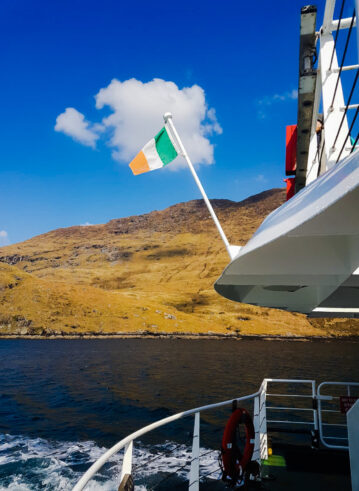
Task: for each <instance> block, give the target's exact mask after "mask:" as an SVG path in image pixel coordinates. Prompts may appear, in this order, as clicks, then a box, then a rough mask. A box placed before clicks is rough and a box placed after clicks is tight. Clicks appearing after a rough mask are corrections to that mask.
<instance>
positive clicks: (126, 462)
mask: <svg viewBox="0 0 359 491" xmlns="http://www.w3.org/2000/svg"><path fill="white" fill-rule="evenodd" d="M132 450H133V440H131V441H130V442H129V443H128V444H127V445H126V447H125V453H124V456H123V462H122V469H121V476H120V482H122V479H123V478H124V476H125V475H126V474H130V475H131V472H132Z"/></svg>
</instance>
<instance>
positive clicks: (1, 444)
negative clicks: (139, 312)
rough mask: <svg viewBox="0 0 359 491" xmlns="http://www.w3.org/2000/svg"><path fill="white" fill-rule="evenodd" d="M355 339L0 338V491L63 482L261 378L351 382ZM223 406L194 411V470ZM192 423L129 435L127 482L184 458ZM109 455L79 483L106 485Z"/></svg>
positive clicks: (356, 375) (115, 471)
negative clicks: (162, 421)
mask: <svg viewBox="0 0 359 491" xmlns="http://www.w3.org/2000/svg"><path fill="white" fill-rule="evenodd" d="M358 348H359V344H357V343H349V342H344V341H330V342H323V341H322V342H290V341H281V342H279V341H278V342H275V341H237V342H235V341H215V340H213V341H211V340H191V341H190V340H160V339H156V340H151V339H148V340H145V339H143V340H141V339H137V340H135V339H133V340H121V339H114V340H0V370H1V372H0V373H1V374H2V376H1V382H0V490H3V489H12V490H18V491H22V490H24V491H25V490H26V491H28V490H37V489H48V490H52V489H61V490H69V489H71V487H72V486H73V485H74V483H75V482H76V480H77V479H78V478H79V477H80V476H81V475H82V473H83V472H84V470H85V469H87V468H88V466H89V465H90V463H91V462H93V461H94V460H95V459H96V458H97V457H99V456H100V455H101V454H102V453H103V452H104V451H105V450H106V449H107V448H109V447H110V446H112V445H113V444H114V443H116V442H117V441H118V440H120V439H121V438H122V437H124V436H125V435H127V434H128V433H130V432H132V431H135V430H136V429H138V428H140V427H142V426H144V425H146V424H149V423H150V422H152V421H154V420H157V419H159V418H163V417H166V416H168V415H170V414H173V413H175V412H178V411H181V410H185V409H189V408H192V407H196V406H200V405H204V404H208V403H212V402H217V401H220V400H224V399H229V398H231V397H235V396H240V395H244V394H247V393H250V392H255V391H256V390H257V389H258V387H259V385H260V382H261V381H262V379H263V378H264V377H272V378H309V379H312V378H313V379H315V380H317V381H318V382H320V381H324V380H359V359H358ZM228 414H229V409H223V410H221V411H217V412H216V413H215V414H207V415H205V414H203V417H202V424H201V443H202V447H203V448H202V453H203V454H206V455H205V456H204V457H203V458H202V459H201V465H202V467H201V472H203V473H207V472H210V470H211V469H214V468H216V461H217V453H216V452H212V453H208V452H209V451H210V450H211V449H217V448H219V446H220V440H221V434H220V432H221V430H222V428H223V421H225V419H226V417H228ZM192 423H193V420H192V418H188V419H186V420H181V421H179V422H177V423H176V424H174V425H171V427H165V428H163V429H161V430H158V431H156V433H154V434H150V435H148V436H147V437H143V438H142V439H141V442H139V443H137V444H136V446H135V459H134V462H135V464H136V463H139V464H140V465H139V467H138V468H137V469H136V476H137V480H136V482H137V486H136V489H138V490H145V489H150V488H151V486H152V484H153V483H152V481H151V480H152V479H153V476H154V475H155V476H157V477H158V476H162V475H163V476H166V474H165V473H166V472H167V471H168V470H171V469H175V468H177V467H179V466H181V465H183V464H185V463H186V461H188V460H189V459H190V445H191V437H190V432H191V427H192ZM158 456H159V457H160V458H154V457H158ZM149 460H150V462H148V461H149ZM141 463H142V464H143V465H141ZM120 464H121V458H120V457H119V456H114V457H113V458H112V460H111V462H109V463H108V464H107V465H106V467H105V468H104V469H103V470H102V471H101V473H100V474H99V476H98V477H97V479H96V481H94V482H93V483H92V484H91V486H90V487H89V489H98V490H109V489H116V485H117V486H118V475H119V472H120ZM144 464H145V465H144ZM187 472H188V468H184V469H183V470H182V471H181V472H180V475H182V476H183V477H185V476H186V474H187ZM211 477H212V476H211ZM213 477H216V475H214V476H213ZM170 487H171V488H172V487H173V486H172V485H171V486H170Z"/></svg>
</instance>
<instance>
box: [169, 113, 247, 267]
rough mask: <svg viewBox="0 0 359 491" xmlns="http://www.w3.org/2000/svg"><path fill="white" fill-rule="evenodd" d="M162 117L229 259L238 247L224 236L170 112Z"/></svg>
mask: <svg viewBox="0 0 359 491" xmlns="http://www.w3.org/2000/svg"><path fill="white" fill-rule="evenodd" d="M163 119H164V120H165V123H166V125H167V126H168V127H169V128H170V131H171V135H170V136H172V138H174V140H175V143H177V145H175V146H177V147H178V149H179V150H180V154H181V155H182V156H183V157H184V159H185V160H186V162H187V165H188V167H189V169H190V171H191V173H192V176H193V178H194V180H195V182H196V184H197V186H198V189H199V190H200V192H201V194H202V197H203V199H204V202H205V203H206V205H207V208H208V210H209V212H210V214H211V216H212V218H213V221H214V223H215V225H216V227H217V229H218V232H219V235H220V236H221V238H222V240H223V242H224V245H225V246H226V249H227V252H228V254H229V257H230V258H231V259H233V258H234V256H235V255H236V252H238V249H239V248H238V246H231V245H230V244H229V242H228V239H227V237H226V234H225V233H224V231H223V229H222V227H221V224H220V223H219V220H218V218H217V215H216V214H215V212H214V210H213V208H212V205H211V203H210V202H209V199H208V198H207V195H206V192H205V190H204V189H203V186H202V184H201V181H200V180H199V179H198V176H197V173H196V171H195V170H194V167H193V165H192V162H191V160H190V158H189V156H188V154H187V152H186V149H185V148H184V146H183V143H182V141H181V139H180V137H179V135H178V133H177V130H176V128H175V126H174V124H173V121H172V114H171V113H166V114H164V116H163Z"/></svg>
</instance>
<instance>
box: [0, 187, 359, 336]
mask: <svg viewBox="0 0 359 491" xmlns="http://www.w3.org/2000/svg"><path fill="white" fill-rule="evenodd" d="M283 200H284V192H283V190H278V189H277V190H271V191H266V192H264V193H261V194H260V195H256V196H253V197H251V198H249V199H247V200H245V201H242V202H239V203H236V202H232V201H227V200H214V201H213V204H214V207H215V209H216V212H217V213H218V215H219V218H220V220H221V222H222V224H223V227H224V229H225V231H226V233H227V234H228V237H229V239H230V242H231V243H233V244H238V245H242V244H244V243H245V242H246V241H247V240H248V239H249V238H250V236H251V235H252V233H253V232H254V231H255V229H256V228H257V227H258V225H259V224H260V223H261V221H262V220H263V218H264V217H265V216H266V215H267V214H268V213H269V212H270V211H272V210H273V209H275V208H276V207H278V206H279V205H280V204H281V203H282V202H283ZM227 262H228V257H227V253H226V251H225V249H224V247H223V244H222V242H221V241H220V239H219V238H218V235H217V233H216V230H215V227H214V224H213V222H212V220H211V219H210V217H209V215H208V212H207V210H206V208H205V206H204V204H203V202H202V201H201V200H196V201H190V202H188V203H180V204H178V205H174V206H172V207H170V208H168V209H166V210H163V211H154V212H152V213H149V214H146V215H141V216H134V217H128V218H123V219H116V220H112V221H110V222H108V223H107V224H104V225H93V226H85V227H84V226H75V227H69V228H66V229H58V230H54V231H51V232H49V233H47V234H43V235H40V236H37V237H34V238H32V239H30V240H28V241H26V242H22V243H19V244H15V245H12V246H8V247H3V248H1V249H0V334H21V335H31V334H33V335H36V334H41V335H57V334H91V333H96V334H121V333H129V332H131V333H133V332H138V333H140V332H143V333H147V334H148V333H153V334H158V333H163V332H166V333H186V334H190V333H222V334H233V335H258V334H263V335H282V336H328V335H344V336H346V335H357V334H359V323H358V322H356V321H348V320H344V321H343V320H330V321H327V320H324V321H323V320H316V321H314V320H311V321H309V320H308V319H307V318H306V317H305V316H304V315H300V314H290V313H288V312H282V311H278V310H273V309H262V308H259V307H254V306H250V305H245V304H237V303H234V302H230V301H228V300H225V299H223V298H222V297H220V296H219V295H217V294H216V293H215V292H214V290H213V283H214V281H215V280H216V279H217V277H218V276H219V274H220V273H221V271H222V269H223V267H224V266H225V265H226V264H227Z"/></svg>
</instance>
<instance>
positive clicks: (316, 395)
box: [73, 378, 359, 491]
mask: <svg viewBox="0 0 359 491" xmlns="http://www.w3.org/2000/svg"><path fill="white" fill-rule="evenodd" d="M268 383H289V384H296V383H298V384H311V386H312V387H311V392H312V394H311V395H309V394H308V395H305V394H275V393H268V392H267V385H268ZM315 385H316V383H315V381H314V380H308V379H305V380H304V379H272V378H265V379H263V381H262V383H261V385H260V388H259V390H258V391H256V392H254V393H252V394H249V395H246V396H243V397H236V398H232V399H228V400H226V401H222V402H218V403H215V404H208V405H206V406H200V407H197V408H194V409H189V410H188V411H183V412H180V413H176V414H173V415H172V416H168V417H167V418H163V419H160V420H158V421H155V422H154V423H151V424H149V425H147V426H145V427H143V428H140V429H139V430H137V431H135V432H134V433H131V434H130V435H128V436H126V437H125V438H123V439H122V440H120V441H119V442H118V443H116V444H115V445H114V446H113V447H111V448H110V449H109V450H107V451H106V452H105V453H104V454H103V455H102V456H101V457H100V458H99V459H98V460H97V461H96V462H94V463H93V464H92V465H91V467H90V468H89V469H88V470H87V471H86V472H85V474H84V475H83V476H82V477H81V478H80V480H79V481H78V482H77V484H76V485H75V487H74V488H73V491H82V490H83V489H84V487H85V486H86V484H87V483H88V482H89V481H90V479H92V478H93V477H94V475H95V474H96V472H97V471H98V470H99V469H101V467H102V466H103V465H104V464H105V463H106V462H107V461H108V460H109V458H110V457H111V456H112V455H114V454H116V453H117V452H119V451H120V450H122V449H124V448H125V449H126V450H125V454H126V455H127V453H128V452H127V450H128V449H129V447H131V449H130V454H132V443H133V441H134V440H136V439H137V438H139V437H141V436H143V435H145V434H146V433H148V432H150V431H152V430H155V429H157V428H160V427H161V426H164V425H166V424H168V423H171V422H173V421H177V420H179V419H181V418H185V417H187V416H191V415H195V414H197V413H200V412H202V411H207V410H209V409H215V408H219V407H223V406H227V405H230V404H232V403H233V401H238V402H239V401H248V400H251V399H254V416H259V413H260V412H262V410H263V405H264V413H266V410H267V409H268V410H273V409H274V410H275V409H278V410H279V409H282V410H284V409H285V410H289V409H291V410H301V411H302V410H303V411H304V410H306V411H313V421H308V422H304V421H282V420H278V421H277V420H269V421H268V422H272V423H273V422H276V423H286V424H287V423H290V424H310V425H313V426H314V431H317V430H318V429H319V434H320V439H321V441H322V443H323V444H324V445H325V446H326V447H329V448H330V447H332V448H347V447H344V446H339V445H337V446H334V445H333V446H332V445H329V444H327V443H326V442H324V441H323V438H325V437H324V436H323V434H322V426H327V425H330V424H328V423H323V422H322V419H321V414H320V412H321V401H322V400H325V399H326V398H327V397H328V398H329V397H330V399H332V398H333V396H323V395H322V394H321V393H320V389H321V387H322V386H323V385H352V386H359V383H355V382H323V383H321V384H320V385H319V386H318V388H317V390H315ZM271 396H272V397H275V396H281V397H284V396H286V397H299V398H300V397H308V398H312V399H313V400H314V399H316V400H317V401H318V406H319V411H318V410H317V409H316V406H315V405H313V409H311V408H296V407H292V408H289V407H285V408H283V407H275V406H267V405H266V398H267V397H271ZM259 398H260V399H261V400H260V401H259ZM260 404H262V406H261V407H260V406H259V405H260ZM318 412H319V414H318ZM322 412H329V411H326V410H322ZM256 413H258V414H256ZM264 419H265V426H266V424H267V420H266V415H265V414H264ZM318 423H319V425H318ZM318 426H319V428H318ZM334 426H340V425H338V424H337V423H335V424H334ZM257 431H258V432H259V433H260V434H261V436H260V437H258V438H259V440H260V442H261V443H260V445H261V447H262V444H265V445H266V443H263V442H264V440H262V439H263V438H264V439H265V438H266V436H265V437H263V435H266V433H267V429H266V428H265V429H263V428H262V427H261V423H259V425H258V427H257ZM328 438H329V439H330V437H328ZM334 439H339V438H337V437H335V438H334ZM258 450H259V449H258ZM129 458H130V460H131V457H129ZM262 458H263V457H262ZM264 458H266V457H264ZM130 465H131V464H130Z"/></svg>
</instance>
